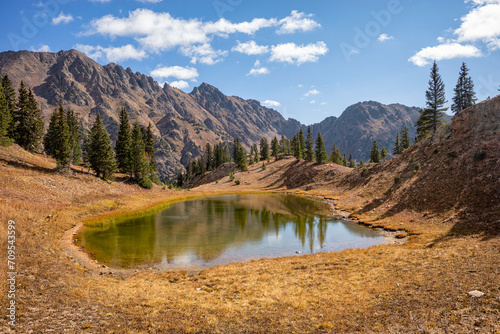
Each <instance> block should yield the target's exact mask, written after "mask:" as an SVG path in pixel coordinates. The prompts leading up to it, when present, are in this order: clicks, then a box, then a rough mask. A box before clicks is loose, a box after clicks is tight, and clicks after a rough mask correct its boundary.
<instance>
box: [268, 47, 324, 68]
mask: <svg viewBox="0 0 500 334" xmlns="http://www.w3.org/2000/svg"><path fill="white" fill-rule="evenodd" d="M327 52H328V47H327V46H326V43H325V42H317V43H316V44H312V43H311V44H308V45H297V44H295V43H285V44H278V45H274V46H272V47H271V58H270V59H269V60H271V61H276V62H284V63H285V62H286V63H290V64H293V63H296V64H297V65H301V64H303V63H307V62H317V61H318V59H319V56H323V55H325V54H326V53H327Z"/></svg>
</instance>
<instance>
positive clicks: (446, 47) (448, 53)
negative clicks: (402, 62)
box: [409, 43, 482, 67]
mask: <svg viewBox="0 0 500 334" xmlns="http://www.w3.org/2000/svg"><path fill="white" fill-rule="evenodd" d="M481 55H482V54H481V50H479V49H478V48H477V47H475V46H474V45H462V44H459V43H447V44H441V45H437V46H431V47H427V48H424V49H422V50H420V51H419V52H417V53H416V54H415V55H414V56H413V57H411V58H410V59H409V61H410V62H412V63H413V64H415V65H417V66H420V67H422V66H426V65H428V64H430V63H431V62H432V61H434V60H435V61H440V60H444V59H453V58H457V57H463V58H470V57H481Z"/></svg>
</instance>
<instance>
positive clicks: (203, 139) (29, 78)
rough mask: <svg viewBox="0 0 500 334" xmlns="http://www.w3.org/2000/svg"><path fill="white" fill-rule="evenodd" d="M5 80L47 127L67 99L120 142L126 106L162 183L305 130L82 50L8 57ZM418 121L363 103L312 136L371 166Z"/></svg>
mask: <svg viewBox="0 0 500 334" xmlns="http://www.w3.org/2000/svg"><path fill="white" fill-rule="evenodd" d="M0 73H1V74H2V75H4V74H8V75H9V77H10V78H11V80H12V82H13V85H14V87H15V88H16V89H17V87H18V86H19V83H20V82H21V80H23V81H24V82H25V84H27V85H28V86H29V87H31V88H32V89H33V92H34V93H35V95H36V96H37V100H38V102H39V104H40V107H41V109H42V114H43V117H44V120H45V122H46V124H47V123H48V119H49V115H50V113H51V112H52V111H53V110H54V108H55V107H56V106H57V105H58V104H59V102H60V100H62V102H63V105H64V106H65V107H69V108H71V109H73V110H74V111H75V112H76V113H77V114H78V115H79V117H80V119H81V125H82V126H83V127H84V128H86V129H88V128H89V127H90V126H91V124H92V122H93V120H94V119H95V117H96V115H97V113H99V114H100V115H101V117H102V118H103V122H104V124H105V126H106V129H107V130H108V132H109V133H110V135H111V139H112V140H115V139H116V136H117V131H118V115H119V111H120V108H121V107H122V106H123V105H125V106H126V107H127V110H128V112H129V117H130V119H131V121H132V122H135V121H137V122H139V123H140V124H141V125H143V126H147V125H148V124H149V123H151V124H152V125H153V131H154V134H155V137H156V150H157V163H158V170H159V172H160V174H161V176H163V177H164V178H167V177H169V176H170V177H171V176H173V175H174V174H175V171H176V170H177V169H178V168H182V165H183V164H184V165H185V164H186V163H187V162H188V161H189V160H190V159H191V158H194V157H197V156H199V155H200V154H201V153H202V151H203V147H204V146H205V145H206V143H211V144H215V143H216V142H219V141H225V142H231V141H232V140H233V138H234V137H239V138H240V139H241V141H242V143H243V144H244V146H245V147H246V148H249V146H250V145H251V144H253V143H254V142H258V140H260V138H261V137H263V136H265V137H268V138H272V137H274V136H281V135H285V136H286V137H288V138H291V137H292V136H293V135H294V134H295V133H296V132H297V131H298V130H299V129H300V128H303V129H304V130H305V129H306V128H307V127H306V125H303V124H301V123H300V122H298V121H296V120H294V119H288V120H286V119H285V118H284V117H283V116H282V115H281V114H280V113H279V112H277V111H276V110H273V109H269V108H266V107H264V106H262V105H261V104H260V103H259V102H258V101H256V100H244V99H241V98H239V97H235V96H226V95H225V94H223V93H222V92H221V91H220V90H218V89H217V88H215V87H213V86H211V85H209V84H207V83H202V84H201V85H200V86H199V87H195V88H194V89H193V91H192V92H191V93H189V94H187V93H185V92H183V91H181V90H179V89H176V88H173V87H171V86H169V85H168V84H165V86H164V87H160V85H159V84H158V83H157V82H156V81H155V80H154V79H153V78H151V77H149V76H146V75H144V74H141V73H139V72H135V73H134V72H133V71H132V70H131V69H130V68H127V69H124V68H123V67H121V66H119V65H116V64H114V63H110V64H107V65H104V66H102V65H100V64H98V63H97V62H95V61H94V60H92V59H90V58H89V57H87V56H86V55H85V54H83V53H80V52H78V51H76V50H69V51H60V52H57V53H51V52H31V51H19V52H13V51H8V52H2V53H0ZM417 116H418V109H417V108H409V107H405V106H401V105H391V106H385V105H382V104H380V103H377V102H365V103H359V104H357V105H354V106H352V107H349V108H348V109H347V110H346V111H345V112H344V113H343V114H342V115H341V116H340V117H339V118H335V117H329V118H327V119H325V120H324V121H323V122H321V123H318V124H314V125H313V126H312V128H313V132H314V136H316V134H317V132H318V131H321V132H322V134H323V136H324V138H325V144H326V146H327V149H328V150H330V149H331V147H332V146H333V144H334V143H335V144H336V145H337V146H339V147H340V149H341V150H342V152H345V153H352V154H353V156H354V158H356V159H366V156H367V155H368V154H369V150H370V146H371V141H372V140H373V139H376V140H379V141H381V142H383V144H385V145H388V146H389V145H390V144H391V143H390V141H392V140H393V139H392V138H393V137H394V135H395V133H396V132H397V131H399V130H400V129H401V128H402V127H403V126H408V127H409V128H410V132H411V133H412V131H413V124H414V121H415V120H416V117H417Z"/></svg>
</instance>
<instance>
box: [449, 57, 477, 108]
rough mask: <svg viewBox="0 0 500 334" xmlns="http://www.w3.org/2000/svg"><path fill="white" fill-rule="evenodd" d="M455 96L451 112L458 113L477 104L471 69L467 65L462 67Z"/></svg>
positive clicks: (463, 64)
mask: <svg viewBox="0 0 500 334" xmlns="http://www.w3.org/2000/svg"><path fill="white" fill-rule="evenodd" d="M454 91H455V95H454V96H453V103H452V105H451V110H452V111H453V112H454V113H457V112H459V111H461V110H463V109H466V108H468V107H470V106H472V105H474V104H475V103H476V100H477V99H476V93H475V92H474V84H473V83H472V78H471V77H470V76H469V69H468V68H467V65H466V64H465V63H462V66H461V67H460V73H459V77H458V81H457V85H456V87H455V89H454Z"/></svg>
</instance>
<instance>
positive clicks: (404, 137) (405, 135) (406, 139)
mask: <svg viewBox="0 0 500 334" xmlns="http://www.w3.org/2000/svg"><path fill="white" fill-rule="evenodd" d="M410 145H411V138H410V131H409V130H408V128H407V127H406V126H405V127H404V128H403V130H401V144H400V152H403V151H404V150H406V149H408V148H409V147H410Z"/></svg>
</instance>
